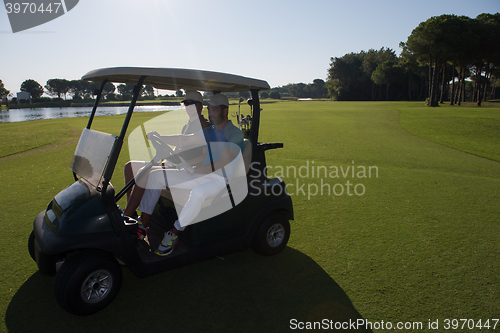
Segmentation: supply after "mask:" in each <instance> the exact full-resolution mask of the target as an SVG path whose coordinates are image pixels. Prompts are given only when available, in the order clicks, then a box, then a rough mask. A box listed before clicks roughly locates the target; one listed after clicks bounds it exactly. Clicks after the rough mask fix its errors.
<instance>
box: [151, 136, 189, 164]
mask: <svg viewBox="0 0 500 333" xmlns="http://www.w3.org/2000/svg"><path fill="white" fill-rule="evenodd" d="M149 140H151V143H152V144H153V147H154V148H155V149H156V155H155V157H154V158H153V160H155V161H156V162H159V161H160V160H161V159H162V158H165V159H167V160H168V161H170V162H172V163H174V164H176V165H177V167H178V168H182V169H184V170H186V171H188V172H189V173H193V172H194V168H193V167H192V166H191V165H189V163H187V162H186V161H185V160H184V159H183V158H182V157H180V156H179V155H177V154H175V152H174V151H173V150H172V148H170V146H169V145H167V144H166V143H165V141H163V140H162V139H161V138H160V136H159V135H158V134H156V133H153V134H152V135H150V138H149Z"/></svg>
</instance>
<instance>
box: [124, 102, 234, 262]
mask: <svg viewBox="0 0 500 333" xmlns="http://www.w3.org/2000/svg"><path fill="white" fill-rule="evenodd" d="M228 114H229V101H228V99H227V97H226V96H224V95H222V94H214V95H213V96H212V97H211V98H210V100H209V101H208V115H209V118H210V122H211V124H212V126H210V127H207V128H205V129H203V130H202V131H200V132H198V133H196V134H187V135H182V134H181V135H169V136H162V137H161V138H162V139H163V141H165V142H166V143H167V144H171V145H174V146H178V145H180V144H181V143H182V145H184V144H196V143H198V144H199V142H200V141H205V140H206V143H205V147H204V148H203V149H204V156H205V159H204V161H203V162H202V163H199V164H197V165H193V168H194V173H189V172H187V171H186V170H181V169H163V170H161V169H160V170H158V169H157V170H153V171H152V172H151V173H150V174H149V178H148V181H147V185H146V190H145V191H144V194H143V195H142V196H141V200H140V206H139V210H140V211H141V212H142V216H141V223H142V225H143V227H144V228H148V226H149V221H150V218H151V214H152V213H153V211H154V208H155V206H156V203H157V202H158V200H159V198H160V196H161V191H162V189H164V188H165V187H169V188H170V189H184V190H190V191H191V192H190V196H189V199H188V201H187V202H186V203H185V205H184V207H183V209H182V211H181V212H180V214H179V216H178V219H177V220H176V221H175V223H174V226H173V228H172V229H171V230H170V231H167V232H165V235H164V238H163V241H162V242H161V244H160V245H159V247H158V249H157V250H156V251H155V253H156V254H157V255H160V256H166V255H169V254H170V253H172V251H173V250H174V249H175V247H176V246H177V244H178V234H179V232H181V231H183V230H184V229H185V227H186V226H187V225H189V224H191V223H192V222H193V221H194V220H195V218H196V217H197V216H198V214H199V213H200V211H201V209H202V207H203V204H204V202H205V200H206V199H207V198H209V197H213V196H216V195H217V194H218V193H219V192H221V191H222V190H223V189H224V188H225V187H226V182H227V180H228V179H227V178H230V177H231V176H232V172H233V170H231V168H225V167H226V166H228V165H229V164H230V163H231V162H232V161H233V160H235V158H236V157H237V156H238V154H239V153H240V152H241V151H242V150H243V133H242V132H241V130H240V129H239V128H238V127H236V126H234V125H233V123H232V122H231V121H230V120H229V119H228ZM154 134H157V133H156V132H150V133H148V135H147V136H148V139H149V138H151V136H152V135H154ZM214 143H215V144H214ZM207 148H208V149H207ZM135 193H139V192H136V191H134V192H133V193H132V196H131V198H130V201H129V203H128V204H127V207H126V209H125V212H124V214H125V216H128V215H127V213H130V212H135V210H136V209H137V205H136V204H135V205H134V203H136V202H137V200H136V199H137V198H135V197H134V196H140V194H135Z"/></svg>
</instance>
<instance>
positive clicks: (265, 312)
mask: <svg viewBox="0 0 500 333" xmlns="http://www.w3.org/2000/svg"><path fill="white" fill-rule="evenodd" d="M232 108H233V109H232V111H235V108H234V107H232ZM263 108H264V111H263V112H262V119H261V133H260V141H264V142H283V143H284V149H278V150H273V151H268V152H267V161H268V165H269V166H270V167H271V168H270V169H269V173H270V174H278V175H279V172H280V170H283V172H282V174H281V175H282V176H283V178H284V179H285V180H286V182H287V184H293V185H294V186H289V192H290V193H291V194H292V195H293V196H292V197H293V202H294V210H295V220H294V221H292V235H291V238H290V241H289V245H288V247H287V249H286V250H285V251H284V252H283V253H281V254H280V255H278V256H274V257H270V258H267V257H261V256H258V255H256V254H254V253H253V252H252V251H251V250H245V251H242V252H239V253H236V254H231V255H228V256H225V257H224V258H216V259H213V260H209V261H206V262H203V263H199V264H195V265H191V266H187V267H183V268H180V269H176V270H172V271H169V272H165V273H162V274H158V275H154V276H151V277H148V278H143V279H139V278H137V277H135V276H134V275H133V274H132V273H130V271H128V270H127V269H125V268H124V270H123V271H124V285H123V287H122V290H121V292H120V294H119V295H118V297H117V299H116V300H115V301H114V302H113V304H112V305H111V306H109V307H108V308H106V309H105V310H103V311H101V312H100V313H98V314H96V315H94V316H92V317H90V318H80V317H75V316H72V315H69V314H67V313H65V312H64V311H63V310H61V309H60V308H59V307H58V305H57V303H56V301H55V299H54V296H53V279H52V278H50V277H45V276H42V275H40V274H39V273H37V269H36V265H35V264H34V263H33V262H32V260H31V259H30V258H29V255H28V253H27V249H26V242H27V237H28V235H29V233H30V230H31V228H32V221H33V219H34V217H35V216H36V214H37V213H38V212H39V211H41V210H42V209H44V208H45V206H46V205H47V203H48V202H49V201H50V200H51V198H52V197H53V196H54V195H55V194H56V193H57V192H59V191H60V190H61V189H63V188H64V187H65V186H67V185H68V184H70V183H71V182H72V175H71V172H70V170H69V169H68V168H67V166H68V164H69V161H70V159H71V155H72V154H73V152H74V149H75V146H76V143H77V141H78V137H79V133H80V131H81V128H83V127H84V126H85V125H86V119H81V118H72V119H57V120H43V121H34V122H29V123H22V124H0V133H1V135H2V137H1V139H2V140H1V141H0V152H2V156H3V157H1V158H0V182H1V184H2V185H3V186H2V187H1V188H0V196H1V198H2V208H3V209H2V212H1V213H0V214H2V215H0V216H1V219H0V221H1V225H2V231H3V233H2V235H3V237H2V240H1V242H0V251H1V252H2V257H1V259H0V268H1V269H0V281H1V283H0V285H1V286H2V287H1V288H0V309H1V311H2V314H3V315H4V316H3V318H4V322H3V324H2V326H0V331H10V332H30V331H37V332H45V331H46V332H49V331H50V332H55V331H72V332H87V331H96V332H111V331H139V330H140V329H148V330H151V331H154V330H156V331H158V330H159V331H166V330H168V328H169V327H174V328H175V329H174V330H173V331H175V332H201V331H204V332H233V331H235V330H239V331H242V332H258V331H265V332H283V331H287V330H288V327H289V321H290V320H291V319H293V318H296V319H298V320H301V321H307V320H322V319H324V318H327V319H331V320H336V321H342V320H346V319H348V318H353V317H356V316H358V315H361V316H362V317H363V318H366V319H368V320H370V321H378V322H380V321H382V320H383V321H384V322H389V321H390V322H393V323H394V324H395V323H396V322H399V321H401V322H404V321H412V322H417V321H419V322H423V323H424V328H427V326H426V325H427V323H428V320H429V319H431V320H432V321H435V320H436V319H439V321H440V325H441V326H440V328H441V329H440V330H439V331H443V320H444V319H446V318H450V319H454V318H457V319H460V318H467V319H474V320H476V321H477V320H479V319H482V320H483V321H485V320H486V319H493V318H498V315H499V313H500V297H499V294H500V280H499V279H498V276H499V275H500V268H499V266H500V265H499V264H500V263H499V259H498V258H499V255H500V245H499V243H498V239H499V236H500V226H499V224H498V221H499V220H500V203H499V202H500V201H499V196H500V163H499V161H500V156H499V153H498V152H499V151H500V150H499V149H498V148H500V135H498V134H499V132H498V129H499V124H500V108H498V107H493V108H477V107H468V106H465V107H464V106H462V107H447V106H442V107H440V108H435V109H430V108H426V107H424V106H422V103H404V102H391V103H383V102H378V103H376V102H357V103H354V102H352V103H351V102H317V101H314V102H280V103H271V104H264V105H263ZM247 109H248V106H245V108H243V106H242V113H248V112H247ZM155 115H157V113H137V114H135V115H134V117H133V118H132V123H131V126H132V127H131V128H135V126H137V125H138V124H140V123H141V122H143V121H145V120H147V119H149V118H151V117H153V116H155ZM122 121H123V116H113V117H99V118H96V120H95V121H94V124H95V129H97V130H101V131H105V132H110V133H115V134H116V133H117V132H118V131H119V128H120V127H121V123H122ZM48 128H49V129H50V131H46V129H48ZM45 132H51V134H50V135H49V134H48V133H45ZM125 148H126V147H125ZM123 152H124V154H122V155H121V156H120V161H119V165H123V163H124V162H125V161H126V160H127V159H128V156H127V153H126V149H125V150H124V151H123ZM307 165H309V168H308V169H307V170H309V175H308V177H301V175H302V176H304V175H305V170H306V166H307ZM312 166H314V167H315V168H317V167H320V170H324V169H321V167H324V168H326V169H327V170H328V171H329V172H328V174H327V176H326V177H325V176H324V175H322V176H321V177H318V176H317V172H316V171H317V169H315V176H314V177H313V176H312ZM353 166H355V167H356V169H355V170H356V173H355V174H354V176H353V175H352V173H351V172H350V171H349V172H347V173H346V174H345V177H344V175H343V174H342V170H344V172H345V170H346V169H347V167H349V168H352V167H353ZM370 166H371V167H376V170H378V174H377V175H378V177H377V176H376V174H375V173H372V176H371V177H368V174H366V177H364V178H363V177H361V176H363V174H362V173H358V171H360V170H361V169H362V167H366V168H367V170H368V167H370ZM280 167H281V168H280ZM301 167H302V169H300V168H301ZM287 168H288V169H287ZM294 169H295V170H296V171H297V172H298V171H299V170H302V174H297V175H294V174H293V170H294ZM335 170H338V173H337V174H335V172H334V171H335ZM349 170H351V169H349ZM372 170H375V169H372ZM336 175H338V177H335V176H336ZM112 181H113V183H114V184H115V185H116V186H117V187H118V186H120V185H122V184H123V176H122V175H121V170H119V169H117V172H115V175H114V176H113V180H112ZM347 182H349V184H351V185H350V187H349V188H348V187H347V186H346V185H347ZM325 184H328V185H329V186H330V194H328V193H327V190H328V186H326V185H325ZM337 184H340V185H337ZM297 185H298V186H299V187H300V186H302V189H303V192H301V191H298V190H297ZM355 185H357V186H358V187H357V189H358V192H359V190H360V189H362V188H363V189H364V194H363V195H356V194H353V192H354V186H355ZM322 186H323V187H322ZM321 188H323V194H322V195H321V193H317V194H315V195H313V193H314V191H315V190H318V192H320V191H321ZM333 188H334V189H335V190H336V191H337V192H336V193H337V194H339V193H340V189H343V194H342V195H336V194H335V193H332V189H333ZM348 189H349V190H350V191H351V192H350V193H351V194H353V195H348V194H347V191H348ZM122 205H123V204H122ZM167 300H173V302H174V303H175V306H174V307H173V309H172V310H170V311H166V310H165V306H164V305H165V302H167ZM169 302H170V301H168V303H169ZM498 330H500V324H499V325H497V331H498ZM381 331H382V330H381ZM392 331H397V330H392ZM403 331H408V330H401V332H403ZM423 331H429V330H423ZM458 331H460V330H458ZM467 331H469V330H467ZM492 331H493V330H492Z"/></svg>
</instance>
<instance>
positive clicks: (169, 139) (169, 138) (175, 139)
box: [146, 131, 205, 147]
mask: <svg viewBox="0 0 500 333" xmlns="http://www.w3.org/2000/svg"><path fill="white" fill-rule="evenodd" d="M153 134H156V135H158V136H159V137H160V139H162V140H163V141H164V142H165V143H166V144H169V145H172V146H176V147H179V146H185V145H204V144H205V139H204V138H203V137H202V136H201V135H200V134H198V133H191V134H174V135H159V134H158V132H156V131H151V132H149V133H148V134H147V135H146V137H147V138H148V140H151V137H152V136H153Z"/></svg>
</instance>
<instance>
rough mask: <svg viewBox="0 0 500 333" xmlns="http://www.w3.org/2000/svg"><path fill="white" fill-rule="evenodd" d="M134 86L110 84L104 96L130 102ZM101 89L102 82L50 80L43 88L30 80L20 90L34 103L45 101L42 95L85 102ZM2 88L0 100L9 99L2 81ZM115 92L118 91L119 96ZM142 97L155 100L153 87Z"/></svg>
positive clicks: (147, 87) (106, 87) (105, 89)
mask: <svg viewBox="0 0 500 333" xmlns="http://www.w3.org/2000/svg"><path fill="white" fill-rule="evenodd" d="M134 86H135V85H134V84H120V85H118V86H115V85H114V84H113V83H111V82H108V83H106V84H105V85H104V88H103V91H102V96H103V98H105V99H107V100H112V101H115V100H130V99H131V98H132V95H133V92H134ZM100 87H101V82H93V81H84V80H66V79H49V80H47V83H46V84H45V86H42V85H41V84H40V83H38V82H37V81H35V80H32V79H29V80H25V81H24V82H23V83H22V84H21V87H20V90H21V91H26V92H29V93H30V94H31V97H32V99H33V100H34V101H43V100H44V98H42V95H43V94H44V93H46V94H47V95H49V96H52V97H55V98H58V99H63V98H64V99H67V97H68V95H69V96H70V97H71V98H72V99H73V100H83V99H92V96H93V95H95V93H96V90H98V89H99V88H100ZM0 88H1V89H0V98H4V97H7V96H8V95H9V93H10V92H9V91H8V90H6V89H5V88H3V83H2V81H1V80H0ZM2 89H3V90H2ZM115 91H118V94H116V93H115ZM141 97H142V99H148V98H154V97H155V96H154V89H153V87H152V86H148V85H146V86H143V87H142V91H141ZM46 99H47V98H46Z"/></svg>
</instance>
